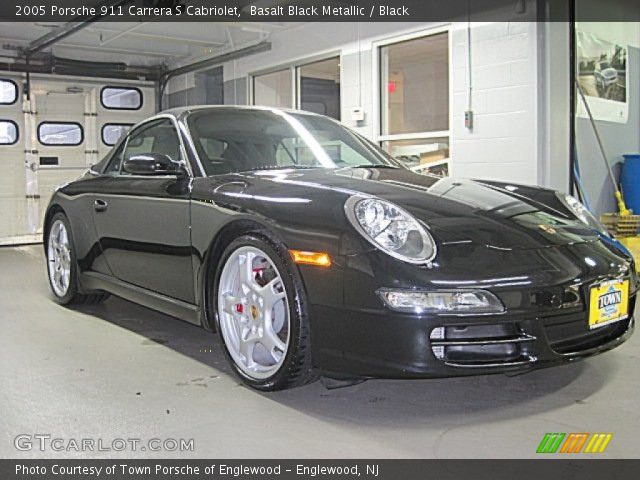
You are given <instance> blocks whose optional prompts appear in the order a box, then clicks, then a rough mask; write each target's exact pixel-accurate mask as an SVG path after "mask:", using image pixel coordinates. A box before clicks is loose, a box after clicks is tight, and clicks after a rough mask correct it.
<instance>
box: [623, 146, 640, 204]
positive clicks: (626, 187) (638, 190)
mask: <svg viewBox="0 0 640 480" xmlns="http://www.w3.org/2000/svg"><path fill="white" fill-rule="evenodd" d="M623 157H624V164H623V165H622V173H621V174H620V184H621V187H622V193H623V195H624V203H626V205H627V208H629V209H631V210H633V213H634V214H635V215H640V153H632V154H628V155H623Z"/></svg>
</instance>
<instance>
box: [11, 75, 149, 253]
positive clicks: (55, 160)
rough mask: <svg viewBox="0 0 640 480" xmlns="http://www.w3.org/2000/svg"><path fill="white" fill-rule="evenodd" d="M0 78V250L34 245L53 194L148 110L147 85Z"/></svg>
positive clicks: (145, 115)
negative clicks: (0, 174) (26, 93)
mask: <svg viewBox="0 0 640 480" xmlns="http://www.w3.org/2000/svg"><path fill="white" fill-rule="evenodd" d="M32 78H33V79H32V82H31V97H30V99H29V100H27V99H26V98H24V96H23V89H24V87H23V84H24V78H22V77H21V76H19V75H14V76H9V75H7V76H6V77H4V76H3V75H2V74H0V159H1V161H2V164H3V167H5V168H4V173H3V181H2V182H0V206H1V208H2V211H3V212H5V213H6V212H10V213H9V214H5V215H2V216H0V245H7V244H15V243H24V242H33V241H40V240H41V234H42V218H43V213H44V210H45V209H46V207H47V204H48V203H49V199H50V198H51V194H52V193H53V191H54V190H55V188H56V187H58V186H59V185H62V184H64V183H67V182H69V181H72V180H74V179H76V178H78V177H79V176H80V175H82V174H83V173H84V172H85V171H86V169H87V168H88V167H89V166H91V165H92V164H95V163H96V162H98V161H99V160H100V159H101V158H102V157H103V156H104V155H105V154H106V153H107V152H108V151H109V150H110V148H111V146H112V145H113V144H114V143H115V142H116V141H117V140H118V138H119V137H120V136H121V135H122V134H123V133H125V132H126V131H127V130H128V129H129V128H131V126H132V125H134V124H135V123H137V122H139V121H140V120H143V119H144V118H146V117H148V116H149V115H151V114H153V113H154V111H155V104H154V89H153V88H151V87H149V86H148V84H140V85H139V86H137V85H131V84H130V83H127V84H123V83H121V82H117V81H115V82H104V83H103V82H98V81H91V80H78V81H75V80H73V79H59V78H54V77H44V76H43V77H35V76H33V77H32Z"/></svg>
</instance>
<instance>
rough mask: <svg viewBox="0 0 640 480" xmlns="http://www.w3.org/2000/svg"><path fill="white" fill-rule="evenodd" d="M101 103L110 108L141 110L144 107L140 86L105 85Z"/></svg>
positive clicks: (101, 94)
mask: <svg viewBox="0 0 640 480" xmlns="http://www.w3.org/2000/svg"><path fill="white" fill-rule="evenodd" d="M100 103H102V106H103V107H104V108H107V109H109V110H139V109H140V108H142V92H141V91H140V89H138V88H130V87H127V88H125V87H104V88H103V89H102V91H101V92H100Z"/></svg>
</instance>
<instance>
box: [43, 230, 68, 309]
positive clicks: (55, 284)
mask: <svg viewBox="0 0 640 480" xmlns="http://www.w3.org/2000/svg"><path fill="white" fill-rule="evenodd" d="M47 262H48V270H49V280H50V282H51V288H53V292H54V293H55V294H56V295H57V296H58V297H64V296H65V295H66V294H67V291H68V290H69V283H70V281H71V245H70V243H69V233H68V232H67V227H65V225H64V222H63V221H62V220H56V221H55V222H54V224H53V225H52V226H51V230H49V240H48V242H47Z"/></svg>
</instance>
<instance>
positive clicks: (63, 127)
mask: <svg viewBox="0 0 640 480" xmlns="http://www.w3.org/2000/svg"><path fill="white" fill-rule="evenodd" d="M83 140H84V137H83V132H82V126H81V125H80V124H79V123H75V122H42V123H41V124H40V125H38V141H39V142H40V143H41V144H43V145H54V146H58V145H59V146H76V145H80V144H81V143H82V141H83Z"/></svg>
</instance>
